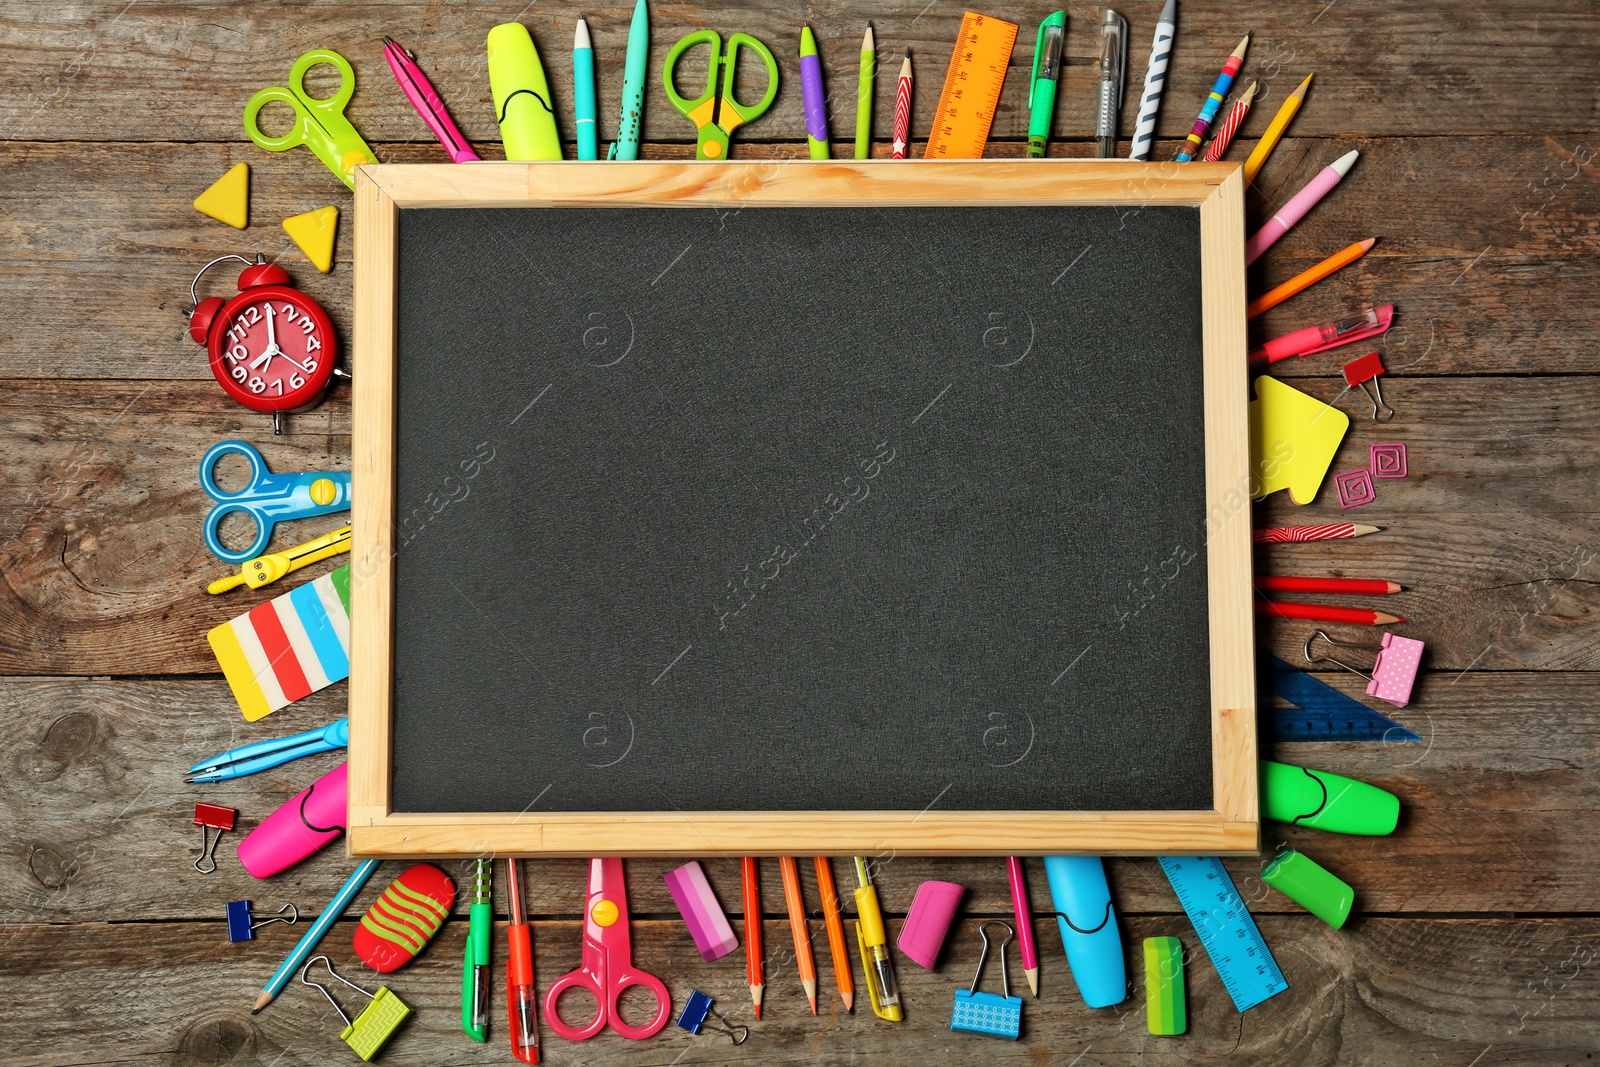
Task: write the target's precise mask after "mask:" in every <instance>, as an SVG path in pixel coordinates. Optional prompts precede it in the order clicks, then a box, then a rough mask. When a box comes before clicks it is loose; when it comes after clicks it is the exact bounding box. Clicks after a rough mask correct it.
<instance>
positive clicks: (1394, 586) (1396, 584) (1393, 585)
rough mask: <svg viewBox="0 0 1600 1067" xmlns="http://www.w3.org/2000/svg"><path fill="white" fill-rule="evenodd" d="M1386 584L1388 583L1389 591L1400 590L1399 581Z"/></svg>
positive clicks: (1395, 591) (1396, 591)
mask: <svg viewBox="0 0 1600 1067" xmlns="http://www.w3.org/2000/svg"><path fill="white" fill-rule="evenodd" d="M1388 585H1389V592H1391V593H1398V592H1400V583H1399V582H1389V583H1388Z"/></svg>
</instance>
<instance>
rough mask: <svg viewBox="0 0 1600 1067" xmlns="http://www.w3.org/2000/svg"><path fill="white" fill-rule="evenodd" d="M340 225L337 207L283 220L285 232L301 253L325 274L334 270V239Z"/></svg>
mask: <svg viewBox="0 0 1600 1067" xmlns="http://www.w3.org/2000/svg"><path fill="white" fill-rule="evenodd" d="M338 225H339V209H338V208H336V207H319V208H317V210H315V211H308V212H306V213H305V214H304V215H296V216H294V217H293V218H289V219H284V220H283V230H284V232H285V233H287V234H288V235H289V236H290V237H293V238H294V243H295V244H297V245H299V246H300V251H302V252H304V253H305V254H306V258H307V259H309V260H310V261H311V262H312V263H314V264H315V265H316V268H317V269H318V270H320V271H321V272H322V273H324V274H326V273H328V272H329V271H330V270H332V269H333V238H334V231H335V230H336V229H337V227H338Z"/></svg>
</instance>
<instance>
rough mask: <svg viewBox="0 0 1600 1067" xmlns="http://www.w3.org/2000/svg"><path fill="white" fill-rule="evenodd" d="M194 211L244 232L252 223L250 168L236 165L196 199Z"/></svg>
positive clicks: (244, 165) (239, 164)
mask: <svg viewBox="0 0 1600 1067" xmlns="http://www.w3.org/2000/svg"><path fill="white" fill-rule="evenodd" d="M194 209H195V210H196V211H198V212H200V214H202V215H210V216H211V217H212V218H214V219H216V220H217V221H218V222H226V223H227V224H228V225H229V226H232V227H233V228H234V229H236V230H242V229H244V228H245V226H246V225H248V224H249V222H250V167H249V165H248V164H245V163H235V164H234V165H233V166H231V167H229V168H228V173H226V174H224V175H223V176H222V177H220V178H218V179H217V180H216V181H214V182H212V183H211V188H209V189H207V190H206V191H205V192H203V193H201V194H200V195H199V196H197V197H195V198H194Z"/></svg>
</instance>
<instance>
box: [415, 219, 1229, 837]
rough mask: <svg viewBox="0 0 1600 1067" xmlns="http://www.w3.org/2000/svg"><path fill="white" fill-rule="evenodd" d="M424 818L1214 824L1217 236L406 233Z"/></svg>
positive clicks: (956, 226) (1170, 231) (487, 223)
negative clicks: (1141, 816)
mask: <svg viewBox="0 0 1600 1067" xmlns="http://www.w3.org/2000/svg"><path fill="white" fill-rule="evenodd" d="M397 259H398V280H397V282H396V287H395V307H396V309H397V311H396V319H397V323H396V330H397V333H396V338H397V339H396V344H395V351H396V359H397V364H398V371H397V386H396V388H397V397H398V399H397V408H396V416H395V417H396V421H397V424H398V425H399V426H400V427H401V428H402V432H400V433H398V434H397V442H396V448H397V451H396V461H395V462H396V487H395V492H396V508H395V531H394V533H395V545H396V554H395V557H394V586H393V598H394V601H393V603H394V608H393V615H394V624H393V625H394V631H393V650H394V651H393V657H394V675H393V684H394V690H393V720H392V738H393V741H392V761H393V764H392V767H393V770H392V773H393V779H392V783H393V784H392V788H393V810H394V811H396V812H517V811H526V810H530V809H531V810H534V811H538V812H564V811H571V812H583V811H592V812H606V811H655V812H673V811H686V812H691V811H730V810H736V811H792V810H847V809H848V810H903V811H910V812H917V811H922V810H928V809H934V808H937V809H940V810H995V809H1000V810H1004V809H1035V810H1038V809H1054V810H1086V811H1104V812H1114V811H1126V810H1145V811H1164V810H1194V809H1210V808H1211V807H1212V806H1213V796H1212V737H1211V710H1210V709H1211V704H1210V696H1209V694H1210V689H1209V686H1208V677H1209V675H1208V669H1209V667H1208V664H1209V649H1208V639H1207V574H1206V553H1205V546H1204V535H1205V529H1204V524H1205V513H1206V497H1205V477H1204V474H1205V460H1204V444H1205V440H1206V437H1205V427H1204V419H1203V410H1202V374H1201V367H1202V362H1201V357H1202V343H1201V310H1200V305H1201V292H1202V290H1201V280H1202V272H1201V263H1200V212H1199V210H1198V209H1197V208H1194V207H1186V206H1178V207H1158V206H1140V207H1131V208H1130V207H1125V206H1124V207H1088V206H1081V207H1080V206H1070V207H1018V206H992V207H903V208H900V207H888V208H878V207H842V208H813V207H807V208H782V207H763V208H759V209H753V208H751V209H744V210H740V209H738V208H737V207H735V208H716V209H687V208H686V209H665V208H637V207H636V208H585V209H581V210H579V209H572V210H566V209H548V208H543V209H540V208H509V209H497V210H471V209H459V208H457V209H448V210H443V209H438V210H435V209H424V208H408V209H406V210H403V211H400V212H399V221H398V255H397Z"/></svg>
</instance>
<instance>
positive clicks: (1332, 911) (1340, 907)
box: [1261, 848, 1356, 930]
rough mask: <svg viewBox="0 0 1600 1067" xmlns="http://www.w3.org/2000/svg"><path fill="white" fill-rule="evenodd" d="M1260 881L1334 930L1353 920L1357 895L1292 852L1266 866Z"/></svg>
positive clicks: (1285, 852) (1291, 850) (1316, 865)
mask: <svg viewBox="0 0 1600 1067" xmlns="http://www.w3.org/2000/svg"><path fill="white" fill-rule="evenodd" d="M1261 880H1262V881H1263V882H1265V883H1267V884H1268V885H1270V886H1271V887H1272V888H1274V889H1276V890H1277V891H1278V892H1280V893H1282V894H1283V895H1284V896H1286V897H1288V898H1289V899H1290V900H1292V901H1294V902H1295V903H1296V904H1298V905H1300V906H1301V907H1302V908H1304V909H1306V910H1307V911H1309V912H1310V913H1311V914H1313V915H1315V916H1316V917H1317V918H1319V919H1321V920H1322V921H1323V922H1325V923H1327V924H1328V925H1329V926H1331V927H1333V928H1334V929H1335V930H1337V929H1339V928H1340V927H1342V926H1343V925H1344V921H1345V920H1346V919H1348V918H1349V917H1350V907H1351V905H1353V904H1354V903H1355V900H1356V891H1355V890H1354V889H1351V888H1350V885H1349V883H1347V882H1346V881H1345V880H1344V879H1342V878H1340V877H1338V876H1337V875H1335V874H1332V873H1331V872H1329V871H1328V870H1327V868H1325V867H1323V866H1322V865H1321V864H1320V863H1318V862H1317V861H1316V860H1314V859H1312V858H1311V857H1310V856H1307V855H1306V854H1305V853H1303V852H1296V851H1295V850H1294V849H1292V848H1290V849H1285V850H1284V852H1283V855H1281V856H1279V857H1278V858H1277V859H1275V860H1273V861H1272V862H1271V863H1269V864H1267V867H1266V869H1265V870H1263V871H1262V872H1261Z"/></svg>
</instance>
